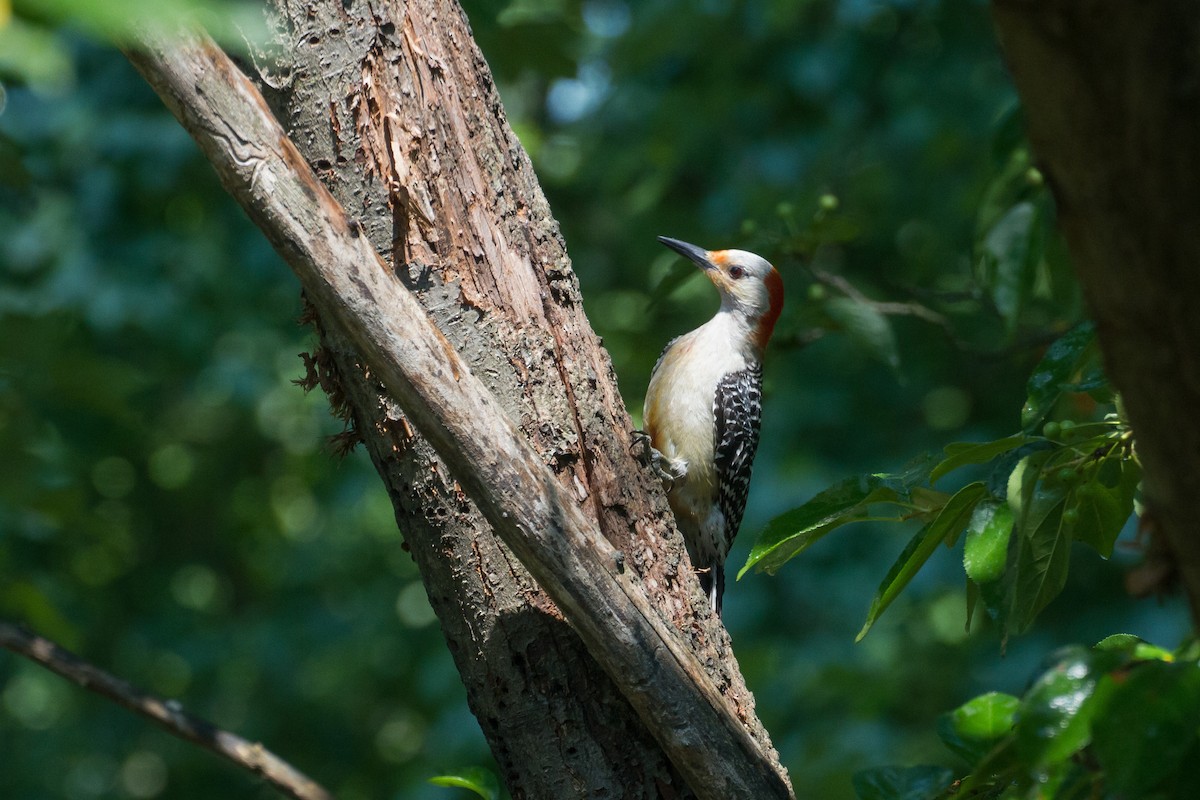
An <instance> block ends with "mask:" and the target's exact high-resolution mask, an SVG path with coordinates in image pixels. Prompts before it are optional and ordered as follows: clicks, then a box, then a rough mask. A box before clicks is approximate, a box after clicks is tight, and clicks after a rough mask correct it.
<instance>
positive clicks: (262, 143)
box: [128, 37, 792, 800]
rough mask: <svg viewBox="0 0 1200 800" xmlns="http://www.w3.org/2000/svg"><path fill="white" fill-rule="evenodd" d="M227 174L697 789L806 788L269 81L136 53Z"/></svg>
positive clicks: (218, 66) (325, 310) (212, 49)
mask: <svg viewBox="0 0 1200 800" xmlns="http://www.w3.org/2000/svg"><path fill="white" fill-rule="evenodd" d="M128 55H129V58H130V60H131V61H132V62H133V63H134V65H135V66H136V67H137V68H138V70H139V71H140V72H141V73H142V74H143V76H144V77H145V78H146V79H147V81H149V83H150V84H151V85H152V86H153V87H154V88H155V90H156V91H157V92H158V94H159V95H160V97H161V98H162V99H163V101H164V102H165V103H166V105H167V106H168V108H170V109H171V111H172V112H173V113H174V114H175V116H176V117H177V118H178V119H179V120H180V122H181V123H182V124H183V125H184V127H185V128H186V129H187V130H188V131H189V132H190V133H191V134H192V136H193V137H194V138H195V139H196V141H197V142H198V143H199V145H200V147H201V149H202V150H203V151H204V153H205V155H206V156H207V157H208V159H209V160H210V161H211V162H212V164H213V166H214V167H215V168H216V171H217V173H218V175H219V176H220V179H221V181H222V183H223V184H224V185H225V188H226V189H227V190H228V191H229V192H230V194H232V195H233V196H234V198H235V199H236V200H237V201H238V202H239V203H240V204H241V205H242V207H243V208H244V209H245V210H246V212H247V213H248V214H249V216H250V217H251V218H252V219H253V220H254V221H255V222H256V223H257V224H258V226H259V227H260V228H261V229H262V230H263V232H264V233H265V234H266V236H267V238H268V239H269V240H270V242H271V243H272V245H273V246H274V247H275V249H276V250H277V251H278V252H279V253H280V255H281V256H282V257H283V258H284V260H285V261H287V263H288V264H289V266H291V268H292V269H293V270H294V271H295V272H296V274H297V276H298V277H299V279H300V282H301V284H302V285H303V287H304V289H305V292H306V293H307V295H308V297H309V298H310V299H311V300H312V301H313V302H314V304H316V305H317V306H318V307H319V308H320V309H321V311H322V321H323V324H326V325H328V326H332V327H336V328H337V329H338V330H339V331H340V332H342V333H343V334H344V335H345V336H346V337H347V338H348V339H349V340H350V341H352V342H354V344H355V345H356V346H357V348H358V349H359V351H360V352H361V354H362V356H363V358H364V360H365V361H366V362H367V363H368V364H369V365H370V367H371V371H372V373H373V375H374V377H375V378H376V379H377V380H379V381H380V382H381V383H382V384H383V385H384V386H385V387H386V388H387V389H388V390H389V392H390V393H391V394H392V396H393V397H394V398H395V399H396V400H397V402H399V403H400V405H401V406H402V408H403V409H404V411H405V413H406V414H407V415H408V416H409V417H410V418H411V419H412V421H413V422H414V424H415V426H416V427H417V429H418V430H419V431H420V432H421V433H422V435H423V436H425V437H426V439H428V441H429V442H430V443H431V444H432V445H433V446H434V448H435V449H436V450H437V452H438V454H439V455H440V456H441V457H442V458H443V459H444V460H445V461H446V462H447V464H449V465H450V467H451V469H452V470H453V471H454V473H455V475H456V476H457V477H458V479H459V480H460V481H461V483H462V484H463V487H464V489H465V490H466V492H467V494H468V495H469V496H470V497H471V499H472V500H474V501H475V503H476V504H477V505H478V507H479V508H480V509H481V510H482V511H483V513H484V515H485V516H486V517H487V519H488V521H489V522H490V523H491V525H492V526H493V528H494V529H495V531H496V532H497V533H498V534H499V535H500V536H501V538H503V540H504V541H505V543H506V544H508V546H509V547H510V548H511V549H512V550H513V552H514V553H516V554H517V556H518V557H519V558H520V560H521V561H522V563H523V564H524V565H525V566H526V567H527V568H528V569H529V571H530V572H531V573H532V574H533V576H534V577H535V578H536V579H537V581H538V582H539V584H540V585H541V586H542V587H543V588H544V589H545V590H546V592H547V593H548V594H549V595H550V597H551V598H552V599H553V600H554V601H555V603H556V604H557V605H558V607H559V608H560V609H561V610H562V611H563V613H564V615H565V616H566V617H567V619H568V621H569V622H570V623H571V624H572V626H573V627H574V629H575V630H576V632H577V633H578V634H579V636H580V637H581V638H582V639H583V641H584V642H585V644H586V645H587V647H588V650H589V652H590V653H591V654H592V655H593V657H595V658H596V660H597V661H598V662H599V663H600V664H601V665H602V667H603V668H604V670H605V671H606V672H607V673H608V674H609V676H610V677H611V678H612V680H613V681H614V682H615V683H616V684H617V686H618V687H619V688H620V690H621V692H622V693H623V694H624V696H625V697H626V698H627V699H628V700H629V702H630V703H631V705H632V706H633V707H634V708H635V709H636V710H637V712H638V714H639V716H640V717H641V718H642V720H643V721H644V723H645V724H646V726H647V728H648V729H649V730H650V731H651V733H652V735H653V736H654V737H655V739H656V740H657V741H658V742H659V744H660V745H661V746H662V748H663V750H664V752H666V753H667V755H668V757H669V758H670V759H671V761H672V763H674V764H675V765H676V767H677V768H678V769H679V770H680V772H681V774H682V775H683V776H684V778H685V780H687V782H688V784H689V785H690V786H691V788H692V789H693V791H695V792H696V794H697V795H698V796H700V797H705V798H714V800H716V798H729V797H754V798H776V797H779V798H782V797H790V796H792V792H791V788H790V785H789V783H788V780H787V778H786V774H785V773H783V772H781V771H780V768H778V766H777V764H776V763H775V762H774V760H773V758H772V757H771V754H770V753H769V752H767V751H766V750H765V749H764V747H763V746H762V745H760V744H759V743H758V742H756V741H755V740H754V739H753V738H752V737H751V735H750V734H749V732H748V730H747V728H746V726H745V725H744V724H743V723H742V722H741V721H740V720H739V719H738V718H737V716H736V715H735V714H734V713H733V711H732V709H731V708H730V706H729V704H728V703H727V701H726V700H725V698H724V697H723V696H722V695H721V693H720V692H719V691H718V690H717V688H716V687H715V686H714V685H713V684H712V682H711V681H710V680H709V678H708V676H707V674H706V672H705V671H704V668H703V666H702V665H701V664H700V663H699V662H698V661H697V660H696V659H695V657H694V655H693V654H692V652H691V651H690V650H689V648H688V646H687V644H686V643H685V642H684V641H682V639H681V638H680V636H679V635H678V634H677V633H676V631H674V630H673V629H671V628H670V627H669V626H668V625H666V623H665V622H664V621H663V619H662V617H661V616H660V615H659V614H658V613H657V612H656V611H655V610H654V609H653V608H652V607H651V606H650V603H649V601H648V600H647V597H646V593H645V591H644V588H643V587H642V585H641V583H640V582H639V581H637V580H636V579H635V577H634V576H633V575H632V572H631V571H627V570H625V568H624V563H625V562H624V555H623V554H622V553H620V552H618V551H617V550H616V549H615V548H614V547H613V546H612V545H611V544H610V543H609V542H608V541H607V540H606V539H605V538H604V537H603V536H602V535H601V534H600V533H599V531H598V529H597V528H596V526H595V524H594V523H593V522H591V521H590V520H589V519H588V518H587V517H586V516H585V515H584V514H583V512H582V511H581V510H580V509H579V507H578V506H577V504H576V502H575V501H574V500H573V499H572V498H569V497H565V496H563V494H562V493H561V491H560V488H559V485H558V483H557V481H556V480H555V479H554V476H553V474H552V473H551V472H550V470H549V469H548V468H547V467H546V466H545V465H544V464H543V463H542V461H541V460H540V459H539V458H538V457H537V455H536V453H535V452H534V451H533V450H532V448H531V447H530V446H529V445H528V443H526V442H525V440H524V438H523V437H522V435H521V433H520V431H519V430H518V429H517V428H516V426H515V425H514V424H513V423H512V422H511V420H509V419H508V418H507V417H506V416H505V415H504V414H503V412H501V411H500V409H499V407H498V405H497V403H496V401H495V399H494V398H492V397H490V396H489V394H488V392H487V391H486V390H485V389H484V387H483V386H482V385H481V384H480V383H479V381H478V380H477V379H476V378H475V377H474V376H473V375H472V374H471V373H470V372H469V371H468V369H467V367H466V365H465V363H464V362H463V361H462V359H461V358H460V357H459V355H458V353H457V352H456V351H455V350H454V348H453V347H452V346H451V345H450V344H449V342H447V340H446V339H445V337H444V336H443V335H442V334H441V333H440V332H439V331H438V329H437V328H436V327H435V326H434V325H433V324H432V323H431V322H430V321H429V320H428V318H427V317H426V315H425V313H424V310H423V309H422V308H421V307H420V305H419V304H418V303H417V301H416V300H415V299H414V298H413V297H412V296H411V295H410V294H409V293H408V291H407V290H405V289H404V288H403V286H402V285H401V284H400V282H399V281H397V280H396V279H395V276H394V274H393V273H392V271H391V270H390V269H389V268H388V266H387V265H386V264H385V263H384V261H383V260H382V259H381V258H380V256H379V255H378V254H377V253H376V252H375V251H374V250H373V249H372V248H371V247H370V245H369V244H368V243H367V242H366V239H365V237H364V236H363V235H362V230H361V227H360V225H359V224H358V223H357V222H356V221H354V220H351V219H349V218H348V217H347V216H346V214H345V212H344V211H343V209H342V208H341V207H340V206H339V205H338V204H337V202H336V201H335V200H334V199H333V197H332V196H331V195H330V194H329V192H328V191H327V190H326V189H325V187H324V186H323V185H322V184H321V183H320V182H319V181H318V180H317V179H316V177H315V176H314V175H313V173H312V172H311V170H310V169H309V167H308V165H307V164H306V163H305V161H304V159H303V158H302V157H301V156H300V154H299V152H298V151H297V150H296V148H295V146H294V145H293V144H292V143H291V141H290V140H289V139H288V138H287V136H286V134H285V133H284V132H283V130H282V129H281V128H280V127H279V125H278V123H277V122H276V121H275V119H274V117H273V116H272V115H271V113H270V111H269V109H268V108H267V106H266V103H265V102H264V101H263V99H262V97H261V95H259V93H258V91H257V90H256V88H255V87H254V86H253V84H251V83H250V81H249V80H248V79H247V78H246V77H245V76H244V75H242V74H241V73H240V72H239V71H238V70H237V68H236V67H235V66H234V65H233V63H232V62H231V61H230V60H229V59H228V57H226V56H225V54H224V53H222V52H221V51H220V49H219V48H218V47H216V45H214V44H213V43H212V42H211V41H210V40H207V39H206V38H199V37H188V38H186V39H180V40H176V41H171V42H164V41H160V40H155V41H147V42H145V43H144V48H143V49H141V50H139V51H135V52H130V53H128Z"/></svg>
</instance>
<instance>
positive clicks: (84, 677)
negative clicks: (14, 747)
mask: <svg viewBox="0 0 1200 800" xmlns="http://www.w3.org/2000/svg"><path fill="white" fill-rule="evenodd" d="M0 647H4V648H5V649H7V650H11V651H12V652H14V653H16V654H17V655H20V656H24V657H25V658H28V659H29V660H30V661H33V662H35V663H37V664H40V665H42V666H43V667H45V668H46V669H48V670H50V671H51V672H56V673H58V674H59V675H61V676H62V677H64V678H66V679H67V680H69V681H71V682H73V683H77V684H79V685H80V686H82V687H83V688H85V689H88V690H89V691H93V692H95V693H96V694H99V695H102V696H104V697H107V698H108V699H110V700H112V701H114V702H116V703H117V704H118V705H121V706H124V707H125V708H127V709H129V710H130V711H132V712H134V713H135V714H141V715H142V716H143V717H146V718H148V719H150V720H152V721H153V722H156V723H158V724H159V725H160V726H162V727H163V728H165V729H166V730H167V732H169V733H171V734H174V735H175V736H178V737H179V738H180V739H184V740H186V741H189V742H192V743H193V744H198V745H200V746H201V747H203V748H205V749H207V750H211V751H213V752H214V753H216V754H217V755H219V756H222V757H224V758H226V759H228V760H229V761H232V762H233V763H234V764H236V765H237V766H239V767H241V768H242V769H245V770H249V771H250V772H253V773H254V774H255V775H259V776H261V777H262V778H265V779H266V780H267V781H268V782H269V783H271V784H272V785H273V786H274V787H275V788H276V789H278V790H279V791H281V792H283V793H284V794H286V795H288V796H290V797H294V798H296V800H332V799H333V795H332V794H330V793H329V792H328V791H327V790H326V789H325V788H323V787H322V786H320V785H319V784H317V783H316V782H315V781H313V780H312V779H311V778H309V777H308V776H307V775H305V774H304V773H302V772H300V771H299V770H297V769H296V768H295V767H293V766H292V765H291V764H288V763H287V762H286V761H284V760H283V759H281V758H280V757H279V756H277V755H275V754H274V753H272V752H271V751H270V750H268V749H266V748H265V747H263V746H262V745H261V744H258V743H256V742H248V741H246V740H245V739H243V738H242V737H240V736H238V735H237V734H236V733H230V732H229V731H226V730H222V729H221V728H218V727H217V726H216V725H214V724H212V723H211V722H208V721H207V720H203V719H201V718H199V717H196V716H193V715H192V714H189V713H187V712H186V711H184V710H183V709H182V708H180V706H179V703H178V702H176V701H175V700H163V699H162V698H160V697H156V696H154V695H152V694H149V693H147V692H143V691H142V690H141V689H138V688H137V687H135V686H133V685H132V684H130V683H128V682H126V681H123V680H121V679H120V678H118V677H116V676H115V675H113V674H111V673H108V672H105V671H104V670H102V669H100V668H99V667H97V666H94V665H92V664H89V663H88V662H86V661H84V660H83V659H81V658H79V656H77V655H75V654H74V653H72V652H70V651H69V650H66V649H64V648H62V647H59V646H58V645H57V644H55V643H54V642H52V641H50V640H49V639H44V638H42V637H41V636H38V635H37V634H34V633H31V632H30V631H28V630H26V629H25V628H23V627H21V626H20V625H16V624H13V623H11V622H5V621H3V620H0Z"/></svg>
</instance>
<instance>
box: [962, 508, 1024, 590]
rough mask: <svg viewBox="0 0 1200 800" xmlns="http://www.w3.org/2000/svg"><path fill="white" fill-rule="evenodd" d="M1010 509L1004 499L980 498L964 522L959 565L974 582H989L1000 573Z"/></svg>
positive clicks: (1005, 556) (1009, 532)
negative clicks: (963, 537)
mask: <svg viewBox="0 0 1200 800" xmlns="http://www.w3.org/2000/svg"><path fill="white" fill-rule="evenodd" d="M1012 529H1013V513H1012V508H1010V507H1009V505H1008V503H1006V502H1003V501H995V500H984V501H982V502H980V503H979V505H977V506H976V507H975V511H974V513H972V514H971V521H970V522H969V523H968V524H967V539H966V543H965V545H964V547H963V567H964V568H965V569H966V572H967V577H968V578H970V579H971V580H972V581H974V582H976V583H990V582H991V581H994V580H996V579H997V578H999V577H1000V576H1001V575H1003V574H1004V565H1005V563H1006V562H1007V559H1008V543H1009V539H1010V537H1011V535H1012Z"/></svg>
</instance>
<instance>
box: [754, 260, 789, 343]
mask: <svg viewBox="0 0 1200 800" xmlns="http://www.w3.org/2000/svg"><path fill="white" fill-rule="evenodd" d="M763 285H764V286H766V287H767V295H768V296H769V297H770V298H771V304H770V305H769V306H768V307H767V311H766V313H765V314H763V315H762V317H760V318H759V320H758V327H756V328H755V329H754V343H755V344H756V345H758V346H759V347H760V348H765V347H766V346H767V342H768V341H770V339H771V334H772V333H773V332H774V331H775V322H776V320H778V319H779V314H780V313H781V312H782V311H783V278H781V277H779V271H778V270H776V269H775V268H774V267H771V271H770V272H768V273H767V276H766V277H765V278H763Z"/></svg>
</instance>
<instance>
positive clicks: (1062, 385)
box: [1021, 322, 1097, 432]
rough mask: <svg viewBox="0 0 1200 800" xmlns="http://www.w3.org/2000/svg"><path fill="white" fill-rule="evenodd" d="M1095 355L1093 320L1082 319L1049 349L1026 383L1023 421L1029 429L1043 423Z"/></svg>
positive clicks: (1027, 430)
mask: <svg viewBox="0 0 1200 800" xmlns="http://www.w3.org/2000/svg"><path fill="white" fill-rule="evenodd" d="M1096 358H1097V350H1096V340H1095V325H1094V324H1093V323H1091V322H1081V323H1080V324H1078V325H1076V326H1075V327H1074V328H1072V329H1071V330H1069V331H1067V332H1066V333H1065V334H1063V335H1062V337H1060V338H1059V339H1058V341H1056V342H1055V343H1054V344H1052V345H1050V347H1049V348H1047V349H1046V355H1045V356H1043V357H1042V360H1041V362H1040V363H1039V364H1038V365H1037V367H1036V368H1035V369H1034V371H1033V374H1032V375H1030V376H1029V382H1028V384H1027V385H1026V392H1027V394H1028V399H1027V400H1026V402H1025V407H1024V408H1023V409H1021V425H1022V427H1023V428H1024V430H1025V431H1026V432H1030V431H1033V430H1035V429H1036V428H1038V427H1039V426H1040V425H1041V424H1042V421H1043V420H1044V419H1045V418H1046V416H1047V415H1048V414H1049V413H1050V412H1051V411H1052V410H1053V409H1054V405H1055V404H1056V403H1057V402H1058V398H1059V397H1061V396H1062V393H1063V391H1065V390H1069V389H1073V388H1075V386H1074V384H1073V383H1072V380H1073V379H1074V377H1075V374H1076V373H1077V372H1078V371H1079V370H1080V369H1081V368H1082V367H1083V366H1084V365H1085V364H1086V363H1087V362H1089V361H1090V360H1093V359H1096Z"/></svg>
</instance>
